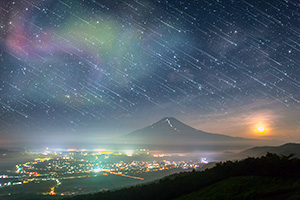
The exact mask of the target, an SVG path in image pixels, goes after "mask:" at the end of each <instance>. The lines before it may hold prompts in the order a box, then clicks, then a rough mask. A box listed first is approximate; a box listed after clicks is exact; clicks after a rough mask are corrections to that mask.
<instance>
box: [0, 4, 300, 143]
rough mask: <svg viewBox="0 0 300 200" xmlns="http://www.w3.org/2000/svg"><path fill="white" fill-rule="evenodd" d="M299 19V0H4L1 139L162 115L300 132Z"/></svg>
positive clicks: (77, 132) (70, 136) (117, 130)
mask: <svg viewBox="0 0 300 200" xmlns="http://www.w3.org/2000/svg"><path fill="white" fill-rule="evenodd" d="M299 27H300V3H299V1H297V0H267V1H262V0H261V1H259V0H251V1H250V0H223V1H222V0H201V1H200V0H198V1H197V0H174V1H167V0H151V1H150V0H149V1H148V0H114V1H112V0H103V1H102V0H16V1H13V0H1V2H0V68H1V70H0V136H1V141H0V145H5V144H6V145H7V144H11V145H13V144H14V145H16V144H25V143H30V142H32V141H35V142H45V141H50V140H54V139H55V140H59V141H73V140H74V141H78V140H80V141H83V142H91V141H95V140H98V139H99V138H106V137H115V136H118V135H122V134H125V133H128V132H130V131H132V130H135V129H137V128H142V127H144V126H146V125H149V124H151V123H154V122H155V121H158V120H159V119H161V118H163V117H165V116H173V117H176V118H178V119H179V120H181V121H182V122H184V123H186V124H188V125H191V126H193V127H195V128H197V129H201V130H204V131H208V132H215V133H223V134H227V135H231V136H239V137H248V138H260V139H274V140H282V141H289V142H300V28H299ZM259 124H262V125H263V126H264V127H266V132H265V134H263V135H261V134H257V132H255V127H256V126H257V125H259Z"/></svg>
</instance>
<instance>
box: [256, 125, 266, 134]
mask: <svg viewBox="0 0 300 200" xmlns="http://www.w3.org/2000/svg"><path fill="white" fill-rule="evenodd" d="M256 130H257V132H258V133H264V132H265V131H266V128H265V127H264V126H258V127H257V128H256Z"/></svg>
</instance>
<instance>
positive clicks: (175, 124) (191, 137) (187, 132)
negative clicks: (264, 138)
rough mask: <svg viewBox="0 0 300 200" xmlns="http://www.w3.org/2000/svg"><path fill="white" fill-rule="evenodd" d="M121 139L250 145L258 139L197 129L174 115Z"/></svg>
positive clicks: (156, 142) (163, 143)
mask: <svg viewBox="0 0 300 200" xmlns="http://www.w3.org/2000/svg"><path fill="white" fill-rule="evenodd" d="M121 139H122V140H123V141H125V142H126V143H128V144H156V145H199V144H202V145H221V144H222V145H235V144H236V145H242V144H247V145H249V142H250V143H253V142H257V141H258V140H252V139H246V138H241V137H231V136H227V135H222V134H215V133H208V132H204V131H201V130H197V129H195V128H193V127H190V126H188V125H186V124H184V123H182V122H180V121H179V120H177V119H176V118H174V117H165V118H163V119H161V120H159V121H158V122H156V123H154V124H152V125H150V126H147V127H145V128H142V129H139V130H136V131H133V132H131V133H129V134H128V135H125V136H123V137H122V138H121ZM248 147H249V146H248Z"/></svg>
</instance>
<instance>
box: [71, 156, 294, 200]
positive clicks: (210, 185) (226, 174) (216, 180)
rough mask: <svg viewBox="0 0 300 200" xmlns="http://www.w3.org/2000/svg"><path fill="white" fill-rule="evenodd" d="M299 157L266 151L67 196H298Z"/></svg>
mask: <svg viewBox="0 0 300 200" xmlns="http://www.w3.org/2000/svg"><path fill="white" fill-rule="evenodd" d="M299 166H300V160H299V159H298V158H295V157H293V156H292V155H290V156H279V155H276V154H271V153H267V154H266V155H265V156H262V157H260V158H247V159H244V160H241V161H235V162H232V161H227V162H224V163H217V164H216V166H215V167H213V168H211V169H207V170H205V171H193V172H184V173H180V174H175V175H171V176H168V177H166V178H163V179H161V180H159V181H156V182H153V183H150V184H145V185H138V186H134V187H129V188H124V189H120V190H115V191H107V192H102V193H95V194H89V195H81V196H75V197H72V198H68V199H70V200H79V199H80V200H81V199H84V200H96V199H101V200H106V199H107V200H115V199H116V200H117V199H118V200H135V199H143V200H148V199H149V200H154V199H157V200H162V199H178V200H186V199H189V200H194V199H195V200H196V199H203V200H208V199H210V200H212V199H224V200H225V199H239V200H241V199H256V200H263V199H272V200H277V199H278V200H279V199H300V167H299Z"/></svg>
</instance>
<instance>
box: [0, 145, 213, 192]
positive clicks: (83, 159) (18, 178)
mask: <svg viewBox="0 0 300 200" xmlns="http://www.w3.org/2000/svg"><path fill="white" fill-rule="evenodd" d="M26 153H27V154H31V155H34V157H36V158H35V159H34V160H32V161H30V162H26V163H20V164H18V165H16V169H15V171H13V170H7V171H6V173H5V174H2V175H0V188H2V189H3V191H5V189H8V188H11V187H20V186H21V185H22V186H24V185H26V184H34V185H35V187H36V184H45V183H49V184H48V185H47V187H46V188H47V191H43V192H40V193H39V192H37V194H40V195H57V196H65V195H76V194H84V193H91V192H97V191H100V190H107V188H97V190H96V191H95V190H87V189H82V188H81V187H79V186H78V185H81V184H82V183H80V180H83V179H84V180H89V179H90V178H93V177H94V178H95V177H100V176H121V177H124V178H126V179H133V180H137V181H140V182H137V183H143V181H145V179H147V178H145V176H144V175H145V174H147V173H151V177H155V176H153V173H159V172H161V174H160V175H158V177H157V178H160V177H163V176H164V175H165V174H166V172H167V174H172V173H175V172H182V171H190V170H192V169H199V168H201V167H203V166H204V165H205V164H207V161H206V159H205V158H199V159H198V160H197V161H192V160H189V161H186V160H178V157H176V159H173V157H174V155H170V154H154V153H152V152H151V151H149V149H137V150H135V151H123V152H111V151H106V150H105V149H94V150H90V151H87V150H86V149H81V150H77V149H68V150H65V151H60V152H58V151H50V150H48V149H47V150H46V151H30V152H26ZM174 158H175V157H174ZM185 159H186V158H185ZM154 179H155V178H154ZM154 179H153V180H154ZM65 180H74V183H75V186H74V187H73V188H71V189H70V188H68V189H67V190H66V189H64V184H63V182H64V181H65ZM151 180H152V179H151ZM146 181H147V180H146Z"/></svg>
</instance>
